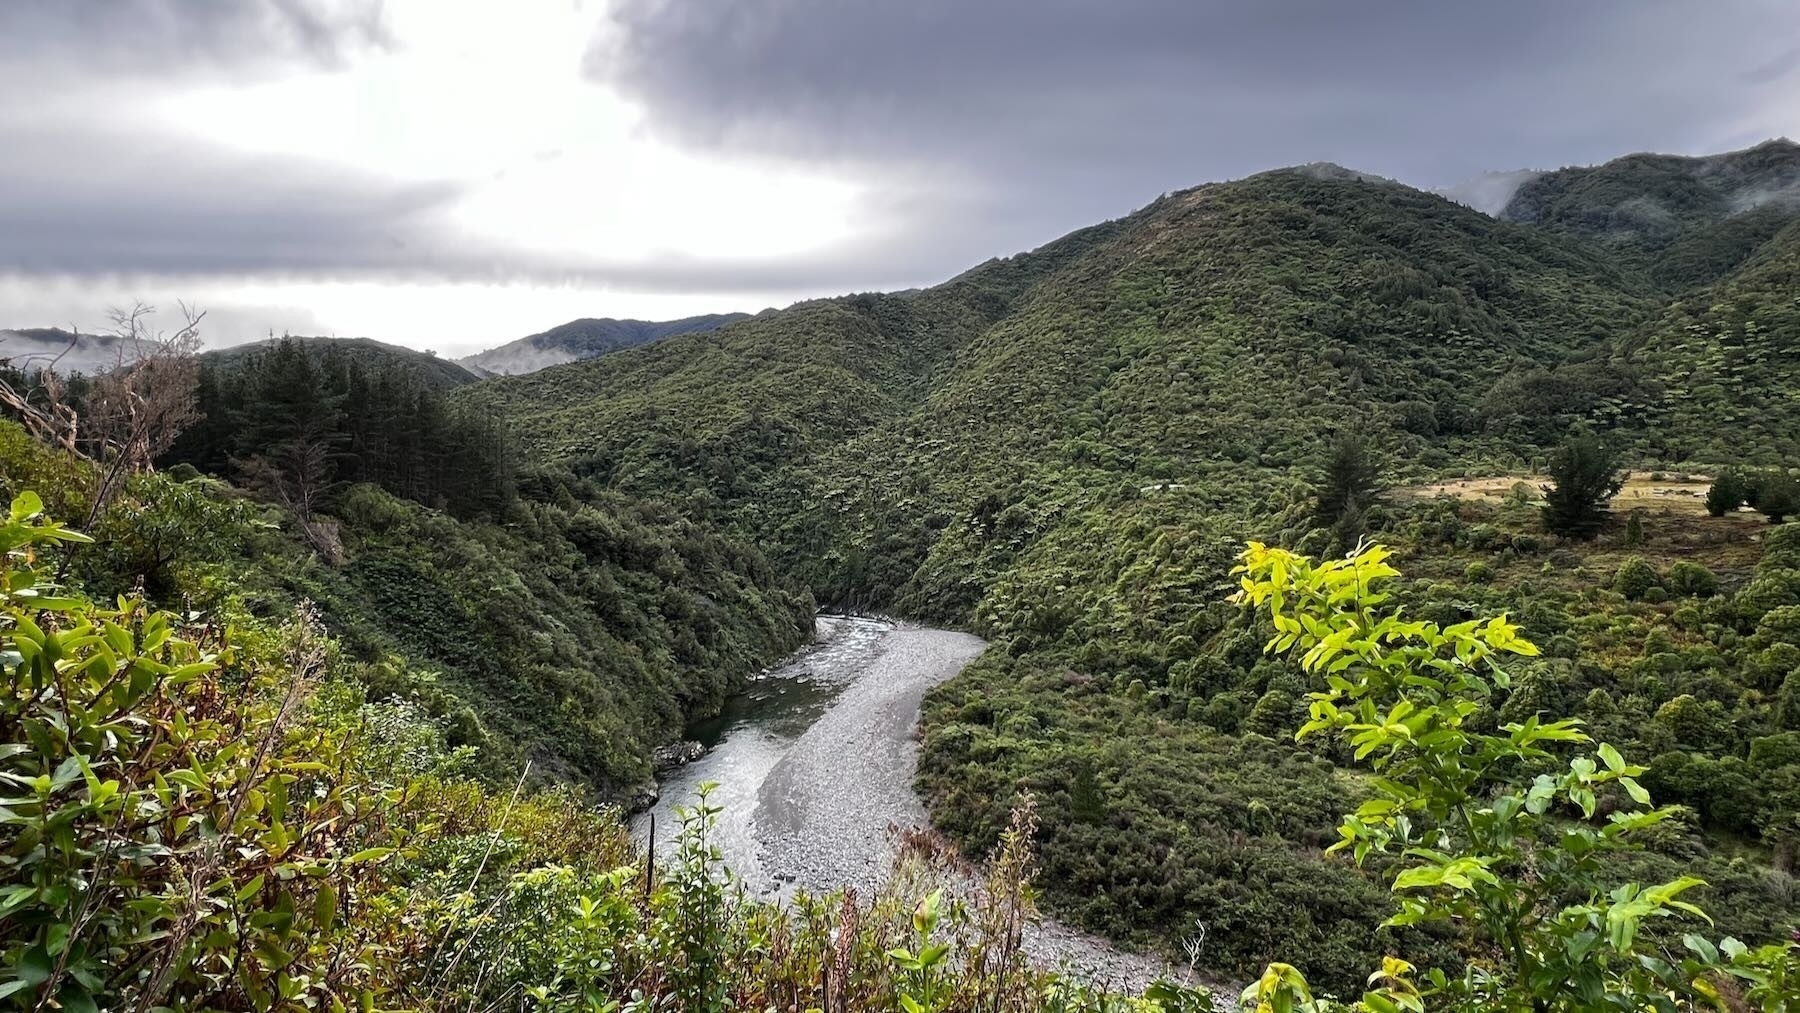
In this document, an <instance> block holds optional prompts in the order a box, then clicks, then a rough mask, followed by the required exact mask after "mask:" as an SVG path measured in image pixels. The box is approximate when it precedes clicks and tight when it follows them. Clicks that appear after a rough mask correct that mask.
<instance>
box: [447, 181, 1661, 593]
mask: <svg viewBox="0 0 1800 1013" xmlns="http://www.w3.org/2000/svg"><path fill="white" fill-rule="evenodd" d="M1658 305H1659V303H1658V300H1657V298H1656V296H1655V295H1654V293H1653V291H1652V289H1651V286H1650V285H1649V284H1648V283H1647V282H1644V281H1642V280H1641V278H1640V276H1638V275H1636V274H1635V273H1633V272H1630V271H1627V270H1624V269H1622V268H1619V267H1617V266H1615V265H1614V264H1613V263H1612V262H1611V261H1609V260H1607V259H1606V258H1604V257H1599V256H1596V255H1594V254H1593V251H1591V250H1589V249H1587V248H1585V247H1583V246H1581V245H1578V244H1571V243H1569V242H1567V241H1563V240H1561V239H1557V238H1554V237H1550V236H1546V235H1544V234H1543V233H1541V232H1540V231H1536V230H1532V229H1529V228H1524V227H1521V226H1518V225H1513V224H1509V223H1504V222H1496V221H1494V220H1493V219H1491V218H1488V217H1486V216H1483V215H1481V214H1478V213H1476V212H1474V211H1471V210H1469V209H1466V208H1462V207H1460V206H1457V205H1454V204H1451V203H1450V202H1448V201H1444V200H1441V199H1438V198H1435V197H1431V196H1429V195H1426V194H1423V193H1420V192H1418V191H1415V190H1411V189H1408V188H1405V187H1401V186H1398V185H1394V184H1386V183H1379V182H1368V181H1364V180H1361V179H1358V178H1354V177H1349V176H1347V175H1345V176H1337V177H1334V178H1320V174H1318V173H1316V172H1308V171H1283V172H1275V173H1268V174H1264V175H1261V176H1257V177H1253V178H1251V179H1247V180H1243V181H1240V182H1236V183H1229V184H1221V185H1214V186H1206V187H1200V188H1198V189H1195V190H1190V191H1185V192H1182V193H1179V194H1174V195H1171V196H1169V197H1166V198H1164V199H1162V200H1160V201H1158V202H1156V203H1155V204H1152V205H1151V206H1149V207H1147V208H1145V209H1144V210H1142V211H1140V212H1138V213H1136V214H1134V215H1132V216H1130V217H1128V218H1126V219H1122V220H1119V221H1116V222H1113V223H1109V224H1107V225H1105V226H1101V227H1097V228H1095V229H1090V230H1086V231H1084V232H1081V233H1077V234H1075V235H1073V236H1070V237H1068V238H1066V239H1064V240H1060V241H1058V242H1057V243H1053V244H1051V245H1049V246H1046V247H1044V248H1042V249H1040V250H1036V251H1033V252H1031V253H1027V254H1022V255H1020V256H1017V257H1013V258H1009V259H1007V260H1002V261H994V262H990V263H988V264H985V265H982V266H980V267H977V268H975V269H973V270H971V271H969V272H967V273H965V274H963V275H961V276H959V277H958V278H956V279H954V280H953V281H951V282H948V283H946V284H944V285H941V286H938V287H935V288H931V289H927V290H924V291H922V292H918V293H913V294H906V295H897V296H890V295H859V296H852V297H847V298H844V299H837V300H826V301H821V302H815V303H808V304H803V305H800V306H797V307H794V308H792V309H789V310H787V311H784V312H782V313H779V314H773V315H768V316H764V317H759V318H757V319H755V320H752V321H747V322H744V323H740V324H737V325H734V326H732V327H728V328H726V329H724V330H722V331H719V332H716V333H714V334H709V335H703V336H690V337H686V338H681V339H677V340H672V341H668V342H664V343H661V344H658V345H656V346H653V347H650V348H647V349H637V350H628V351H624V352H620V353H616V354H615V355H612V356H609V357H607V358H606V359H603V360H598V361H595V362H592V363H577V364H572V365H568V366H562V367H557V368H553V369H550V370H546V371H543V372H541V373H538V374H534V375H532V376H528V377H520V378H511V379H507V380H503V381H498V382H493V383H486V384H482V385H480V386H478V387H472V388H469V389H467V390H466V391H462V392H459V395H458V400H459V401H461V402H463V403H467V404H471V405H479V406H481V409H482V410H483V411H484V412H491V413H493V414H495V415H496V416H498V417H503V418H505V419H507V420H508V421H509V424H510V425H511V428H512V430H513V432H514V434H515V436H516V437H517V438H518V439H519V440H521V441H522V442H523V443H524V444H525V445H526V446H527V447H529V448H530V449H531V450H532V451H533V452H534V453H536V454H538V455H540V456H542V457H545V458H548V459H554V460H560V461H565V462H568V463H569V464H570V465H571V466H573V467H575V468H576V469H577V470H579V471H581V472H583V473H584V474H590V475H593V476H595V477H597V478H600V479H602V480H603V481H605V482H608V483H610V484H613V485H616V486H618V487H621V488H626V489H631V490H634V491H638V492H642V493H646V494H654V495H664V496H667V495H676V494H679V495H680V496H681V497H683V498H684V501H685V502H687V503H689V504H690V506H692V507H693V508H694V509H697V510H702V511H705V512H707V513H718V514H721V515H723V516H725V517H727V518H729V519H730V521H731V522H732V523H734V524H735V525H737V526H738V527H739V528H740V529H741V530H744V531H747V532H752V533H754V534H755V535H756V536H757V537H758V538H759V539H763V542H762V544H765V545H773V546H775V547H776V548H777V553H778V556H779V557H780V558H781V559H782V560H783V562H784V564H785V565H787V566H790V567H793V568H794V569H795V571H796V572H803V573H805V574H807V575H808V578H809V580H810V581H811V583H812V584H813V585H814V587H815V589H817V590H818V591H819V592H820V593H821V594H823V595H825V596H826V597H827V598H828V599H841V600H848V601H869V602H881V603H896V602H897V603H899V604H901V605H904V606H906V607H908V608H912V609H915V610H920V611H924V612H927V613H929V614H933V615H938V616H941V617H961V618H967V617H968V616H969V615H970V612H969V608H970V606H972V604H973V602H974V599H975V598H976V597H978V596H979V595H980V593H981V592H982V590H983V589H984V588H985V587H986V585H987V584H988V582H989V581H990V580H991V579H992V578H993V576H994V575H996V574H997V573H998V572H1000V570H1001V569H1002V568H1004V566H1005V565H1006V559H1005V557H1007V556H1009V555H1010V553H1011V552H1012V551H1013V549H1014V548H1017V547H1022V546H1023V545H1024V544H1026V543H1028V542H1030V541H1032V540H1034V539H1035V538H1036V537H1037V536H1038V535H1041V534H1042V533H1043V532H1044V531H1045V530H1047V528H1048V527H1049V526H1050V525H1053V524H1054V523H1055V522H1056V520H1057V518H1058V517H1059V516H1061V515H1063V514H1064V513H1066V511H1067V510H1068V509H1069V508H1070V507H1072V506H1075V505H1076V504H1078V503H1082V502H1086V501H1087V500H1088V499H1090V498H1091V497H1092V496H1093V495H1095V494H1097V493H1108V494H1109V493H1111V492H1113V491H1114V490H1116V489H1117V488H1119V487H1122V486H1130V487H1133V488H1135V487H1136V486H1140V485H1144V484H1149V483H1160V482H1170V481H1174V482H1182V483H1184V484H1189V485H1197V484H1202V481H1201V480H1202V479H1203V478H1204V477H1205V476H1211V475H1217V476H1219V477H1218V478H1216V479H1211V478H1204V481H1203V484H1204V485H1205V486H1206V487H1207V488H1208V489H1209V490H1210V492H1211V494H1212V495H1215V496H1218V497H1222V498H1223V499H1224V500H1230V501H1231V502H1234V503H1237V504H1240V505H1242V504H1247V503H1249V502H1251V501H1253V500H1254V499H1256V498H1258V497H1260V496H1262V495H1264V494H1265V492H1266V488H1267V486H1266V484H1265V483H1266V482H1268V481H1278V480H1279V479H1280V476H1282V475H1283V474H1285V473H1286V471H1287V470H1288V469H1290V468H1292V467H1294V466H1296V465H1298V464H1301V463H1303V462H1304V461H1306V460H1307V459H1308V458H1309V456H1310V455H1311V454H1312V452H1313V450H1314V449H1315V448H1316V447H1317V446H1318V445H1319V439H1320V436H1321V434H1323V433H1324V432H1326V431H1328V430H1330V429H1333V428H1337V427H1340V426H1343V425H1346V424H1349V423H1351V422H1360V423H1362V424H1363V425H1365V426H1367V427H1369V428H1371V429H1372V430H1375V431H1378V432H1381V433H1382V434H1383V437H1382V438H1383V439H1384V440H1391V442H1392V443H1393V444H1394V445H1395V446H1396V447H1399V448H1405V456H1407V457H1410V458H1412V459H1413V460H1414V461H1416V463H1417V466H1419V467H1421V468H1432V467H1441V466H1443V465H1445V464H1447V463H1448V462H1449V461H1450V460H1451V459H1452V458H1453V457H1455V456H1458V455H1469V454H1479V453H1486V454H1491V455H1494V456H1496V457H1497V458H1500V459H1503V460H1504V459H1511V458H1513V457H1514V456H1516V455H1520V454H1523V455H1525V456H1529V454H1530V452H1531V448H1529V447H1521V446H1519V445H1518V443H1517V442H1516V441H1515V440H1510V439H1494V438H1492V437H1490V436H1489V432H1490V430H1493V429H1496V428H1498V429H1502V430H1503V429H1505V428H1506V427H1508V426H1515V425H1517V426H1520V427H1524V428H1533V427H1538V426H1540V425H1542V426H1546V427H1547V426H1553V425H1558V424H1563V423H1566V422H1567V421H1568V419H1566V418H1561V417H1552V418H1549V419H1542V418H1539V417H1537V416H1538V414H1539V413H1542V412H1546V411H1548V412H1551V413H1553V414H1554V413H1559V411H1560V409H1561V406H1559V405H1554V404H1552V405H1548V406H1542V405H1539V404H1537V403H1535V402H1530V401H1527V400H1521V399H1506V398H1504V397H1501V398H1500V399H1499V400H1498V402H1491V401H1490V395H1493V394H1496V393H1498V394H1499V395H1504V393H1505V389H1504V388H1503V387H1501V382H1502V381H1503V380H1504V378H1506V377H1507V376H1508V375H1509V374H1510V373H1512V372H1513V371H1515V370H1516V369H1519V368H1521V367H1530V366H1541V367H1558V366H1562V365H1564V364H1568V363H1573V362H1577V361H1582V360H1593V359H1596V358H1606V357H1607V356H1609V355H1610V348H1611V344H1610V343H1611V342H1612V341H1613V340H1614V339H1615V338H1617V337H1618V336H1620V335H1622V334H1624V333H1626V332H1627V331H1628V330H1629V329H1630V328H1631V327H1633V326H1636V325H1639V324H1643V323H1646V322H1648V321H1649V320H1651V319H1652V318H1653V317H1654V315H1655V313H1656V312H1657V308H1658ZM1580 407H1581V406H1577V410H1580ZM1514 415H1520V416H1523V421H1519V420H1516V419H1515V418H1514V417H1513V416H1514ZM1002 515H1004V520H1003V521H1002ZM996 523H999V524H1000V525H1001V528H1002V529H1004V530H1006V531H1007V532H1008V534H1007V537H1004V538H995V537H993V536H994V534H995V532H996V528H995V527H994V525H995V524H996ZM971 525H972V526H971ZM952 546H955V548H952ZM928 557H929V558H930V562H929V563H928V562H927V559H928Z"/></svg>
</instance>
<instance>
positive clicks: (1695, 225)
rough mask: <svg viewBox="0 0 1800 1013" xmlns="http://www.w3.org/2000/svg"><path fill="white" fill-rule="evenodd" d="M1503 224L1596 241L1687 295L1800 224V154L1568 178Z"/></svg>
mask: <svg viewBox="0 0 1800 1013" xmlns="http://www.w3.org/2000/svg"><path fill="white" fill-rule="evenodd" d="M1500 217H1501V218H1503V219H1506V220H1507V221H1515V222H1524V223H1528V224H1532V225H1536V226H1538V227H1540V228H1543V229H1546V230H1549V231H1552V232H1556V233H1559V234H1563V235H1570V236H1580V237H1585V238H1590V239H1594V240H1597V241H1599V242H1601V243H1603V244H1605V245H1607V246H1608V247H1610V248H1611V249H1612V251H1613V253H1614V254H1615V255H1617V256H1619V257H1620V258H1621V260H1623V261H1624V262H1626V263H1628V264H1630V265H1632V266H1633V267H1636V268H1639V269H1641V270H1644V271H1646V272H1647V273H1648V274H1649V275H1650V276H1651V277H1653V278H1654V279H1656V281H1657V282H1658V283H1659V284H1661V285H1663V286H1664V287H1666V288H1668V289H1670V290H1671V291H1680V290H1682V289H1685V288H1689V287H1692V286H1695V285H1700V284H1706V283H1710V282H1713V281H1716V280H1717V279H1719V278H1722V277H1724V276H1725V275H1726V274H1728V273H1730V271H1732V270H1733V269H1734V268H1736V267H1737V266H1738V265H1739V264H1742V263H1743V262H1744V261H1745V260H1746V259H1748V258H1749V257H1750V256H1751V255H1752V254H1754V253H1755V252H1756V250H1757V249H1758V248H1759V247H1760V246H1761V245H1762V244H1763V243H1764V242H1766V241H1768V240H1769V238H1770V237H1772V236H1773V235H1774V234H1775V233H1776V232H1778V231H1780V230H1781V229H1782V228H1783V227H1784V226H1785V225H1786V224H1787V223H1789V222H1792V221H1793V220H1795V218H1796V217H1800V144H1795V143H1794V142H1793V141H1789V140H1786V139H1785V138H1784V139H1780V140H1773V141H1766V142H1764V143H1762V144H1759V145H1757V146H1755V147H1753V148H1747V149H1745V150H1743V151H1733V152H1727V153H1725V154H1720V155H1709V156H1705V157H1701V158H1684V157H1680V156H1676V155H1650V154H1640V155H1627V156H1626V157H1624V158H1618V159H1614V160H1613V161H1610V162H1607V163H1605V164H1603V165H1597V166H1592V167H1585V168H1569V169H1560V170H1558V171H1556V172H1550V173H1544V174H1542V175H1539V176H1537V177H1535V178H1534V179H1532V180H1530V181H1529V182H1527V183H1525V185H1523V186H1522V187H1520V188H1519V191H1518V192H1517V193H1516V194H1514V195H1513V198H1512V200H1511V201H1510V202H1508V203H1507V205H1506V207H1505V208H1504V209H1503V210H1502V211H1501V212H1500Z"/></svg>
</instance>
